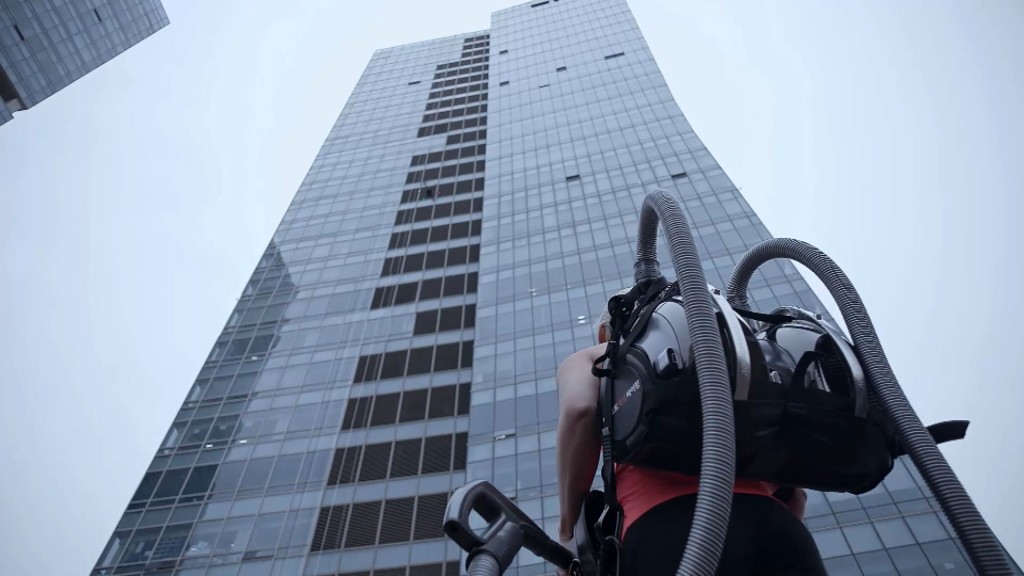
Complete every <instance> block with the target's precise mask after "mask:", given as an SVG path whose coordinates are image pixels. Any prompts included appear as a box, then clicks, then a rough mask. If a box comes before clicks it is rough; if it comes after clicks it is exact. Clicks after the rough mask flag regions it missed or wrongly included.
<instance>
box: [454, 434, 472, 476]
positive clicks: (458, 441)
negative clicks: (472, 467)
mask: <svg viewBox="0 0 1024 576" xmlns="http://www.w3.org/2000/svg"><path fill="white" fill-rule="evenodd" d="M468 440H469V435H468V434H467V433H466V432H459V433H458V434H456V435H455V447H454V454H453V455H452V470H465V469H466V449H467V442H468Z"/></svg>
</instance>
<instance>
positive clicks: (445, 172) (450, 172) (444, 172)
mask: <svg viewBox="0 0 1024 576" xmlns="http://www.w3.org/2000/svg"><path fill="white" fill-rule="evenodd" d="M452 176H455V165H454V164H453V165H449V166H442V167H441V178H451V177H452Z"/></svg>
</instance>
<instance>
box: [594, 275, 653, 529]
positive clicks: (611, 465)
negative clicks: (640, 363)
mask: <svg viewBox="0 0 1024 576" xmlns="http://www.w3.org/2000/svg"><path fill="white" fill-rule="evenodd" d="M667 287H669V283H668V281H667V280H666V279H665V277H664V276H661V277H658V278H657V279H654V280H651V281H648V282H643V283H641V284H637V285H636V286H634V287H633V289H632V290H630V291H629V292H628V293H626V294H624V295H619V296H613V297H612V298H611V299H610V300H609V301H608V312H609V314H610V315H611V322H610V326H611V333H610V334H609V338H608V347H607V348H606V349H605V353H604V354H602V355H601V356H600V357H598V358H597V359H596V360H595V361H594V365H593V367H592V368H591V373H592V374H593V375H594V376H597V377H598V378H601V420H602V426H601V459H602V463H601V479H602V480H603V482H604V496H605V509H604V511H603V512H602V513H601V518H600V519H599V520H598V522H599V523H600V524H601V525H604V522H605V519H606V516H607V515H608V514H613V522H612V526H614V528H613V534H611V535H610V536H611V537H612V538H613V540H615V541H618V539H619V538H620V536H621V532H622V507H621V506H619V501H618V495H617V494H616V491H615V462H614V458H613V457H612V438H613V437H614V436H613V434H612V431H613V419H612V407H613V405H614V399H613V398H612V394H613V390H612V383H613V380H614V378H615V368H616V366H617V365H618V363H619V361H620V360H621V359H622V354H623V353H624V351H625V350H626V349H627V348H628V347H629V345H630V344H632V342H633V340H635V339H636V336H637V334H639V332H641V330H636V327H637V326H638V325H639V326H643V324H642V322H646V321H647V318H649V317H650V315H651V314H652V313H653V310H654V308H655V306H651V305H650V304H651V303H652V302H654V301H656V300H658V299H659V298H662V297H664V294H666V293H670V292H669V291H666V290H665V289H666V288H667ZM620 339H622V345H621V346H620V344H619V340H620ZM606 360H607V361H608V367H607V368H602V367H601V364H604V363H605V361H606Z"/></svg>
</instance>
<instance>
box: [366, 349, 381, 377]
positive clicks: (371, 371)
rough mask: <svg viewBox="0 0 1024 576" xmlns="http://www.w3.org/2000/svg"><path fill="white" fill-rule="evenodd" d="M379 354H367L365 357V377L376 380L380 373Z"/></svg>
mask: <svg viewBox="0 0 1024 576" xmlns="http://www.w3.org/2000/svg"><path fill="white" fill-rule="evenodd" d="M381 357H382V355H381V354H369V355H367V357H366V379H367V380H376V379H377V378H378V374H380V361H381Z"/></svg>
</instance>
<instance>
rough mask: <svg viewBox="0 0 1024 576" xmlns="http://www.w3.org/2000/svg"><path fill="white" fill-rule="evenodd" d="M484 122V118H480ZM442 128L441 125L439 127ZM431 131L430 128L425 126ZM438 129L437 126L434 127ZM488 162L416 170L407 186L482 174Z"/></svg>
mask: <svg viewBox="0 0 1024 576" xmlns="http://www.w3.org/2000/svg"><path fill="white" fill-rule="evenodd" d="M471 120H473V121H476V120H477V119H476V118H468V119H466V120H465V121H466V122H469V121H471ZM480 120H483V118H480ZM438 126H440V125H438ZM424 128H426V129H429V128H431V127H430V126H424ZM434 128H437V126H434ZM486 162H487V161H486V160H483V159H480V160H476V161H469V162H463V163H461V164H448V165H445V166H438V167H436V168H427V169H426V170H415V171H413V172H409V174H408V175H406V177H405V183H406V184H415V183H416V182H426V181H429V180H437V179H438V178H451V177H453V176H465V175H467V174H481V173H483V171H484V167H485V166H486Z"/></svg>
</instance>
